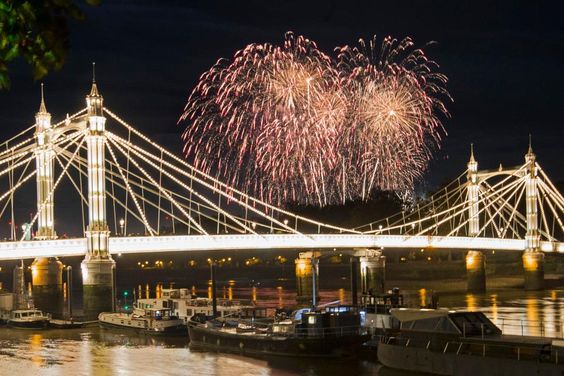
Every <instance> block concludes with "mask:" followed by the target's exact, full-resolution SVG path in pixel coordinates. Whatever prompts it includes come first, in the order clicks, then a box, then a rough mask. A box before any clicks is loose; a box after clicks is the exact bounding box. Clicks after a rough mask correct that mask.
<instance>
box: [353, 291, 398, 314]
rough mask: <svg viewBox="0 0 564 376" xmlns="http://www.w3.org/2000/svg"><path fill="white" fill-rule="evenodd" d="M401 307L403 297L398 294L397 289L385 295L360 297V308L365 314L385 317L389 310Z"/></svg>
mask: <svg viewBox="0 0 564 376" xmlns="http://www.w3.org/2000/svg"><path fill="white" fill-rule="evenodd" d="M403 305H404V302H403V295H401V294H400V292H399V288H397V287H394V288H393V289H392V291H390V292H388V293H386V294H368V295H362V296H361V297H360V306H361V307H362V308H363V311H364V312H366V313H376V314H384V315H387V314H389V313H390V309H392V308H400V307H403Z"/></svg>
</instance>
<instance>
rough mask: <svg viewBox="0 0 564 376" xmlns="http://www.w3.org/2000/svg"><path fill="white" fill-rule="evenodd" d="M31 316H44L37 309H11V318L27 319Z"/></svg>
mask: <svg viewBox="0 0 564 376" xmlns="http://www.w3.org/2000/svg"><path fill="white" fill-rule="evenodd" d="M33 317H45V315H44V314H43V312H41V311H40V310H38V309H21V310H15V311H12V318H13V319H28V318H33Z"/></svg>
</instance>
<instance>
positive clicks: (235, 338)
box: [188, 325, 369, 357]
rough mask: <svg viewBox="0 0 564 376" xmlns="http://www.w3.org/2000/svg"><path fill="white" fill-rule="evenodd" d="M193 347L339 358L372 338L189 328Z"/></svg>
mask: <svg viewBox="0 0 564 376" xmlns="http://www.w3.org/2000/svg"><path fill="white" fill-rule="evenodd" d="M188 336H189V338H190V345H189V346H190V348H191V349H196V350H198V349H200V350H212V351H220V352H231V353H238V354H242V355H277V356H292V357H339V356H348V355H353V354H355V353H356V352H357V350H358V349H359V348H360V346H361V345H362V343H364V342H365V341H367V340H368V339H369V336H365V335H343V336H326V337H313V338H305V337H284V336H266V335H262V336H258V335H249V334H237V333H226V332H221V331H217V330H214V329H208V328H204V327H201V326H196V325H191V326H189V327H188Z"/></svg>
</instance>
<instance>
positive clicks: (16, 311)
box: [12, 308, 41, 313]
mask: <svg viewBox="0 0 564 376" xmlns="http://www.w3.org/2000/svg"><path fill="white" fill-rule="evenodd" d="M12 312H14V313H22V312H41V311H40V310H39V309H35V308H31V309H15V310H13V311H12Z"/></svg>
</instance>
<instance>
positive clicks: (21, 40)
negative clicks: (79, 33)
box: [0, 0, 101, 89]
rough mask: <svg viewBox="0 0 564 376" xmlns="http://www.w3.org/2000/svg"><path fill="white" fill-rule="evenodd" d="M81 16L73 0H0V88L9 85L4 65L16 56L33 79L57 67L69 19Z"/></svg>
mask: <svg viewBox="0 0 564 376" xmlns="http://www.w3.org/2000/svg"><path fill="white" fill-rule="evenodd" d="M85 1H86V3H87V4H89V5H99V4H100V3H101V0H85ZM83 19H84V13H83V12H82V10H81V9H80V7H79V6H78V5H76V4H75V1H74V0H28V1H18V0H0V89H7V88H9V87H10V76H9V68H8V65H9V63H10V62H11V61H13V60H14V59H16V58H23V59H24V60H25V61H26V62H27V63H28V64H29V65H30V66H31V69H32V72H33V78H34V79H35V80H38V79H41V78H42V77H44V76H45V75H47V73H49V71H50V70H53V69H55V70H58V69H61V68H62V66H63V64H64V62H65V58H66V54H67V51H68V49H69V47H70V38H69V36H70V33H69V21H70V20H76V21H80V20H83Z"/></svg>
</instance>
